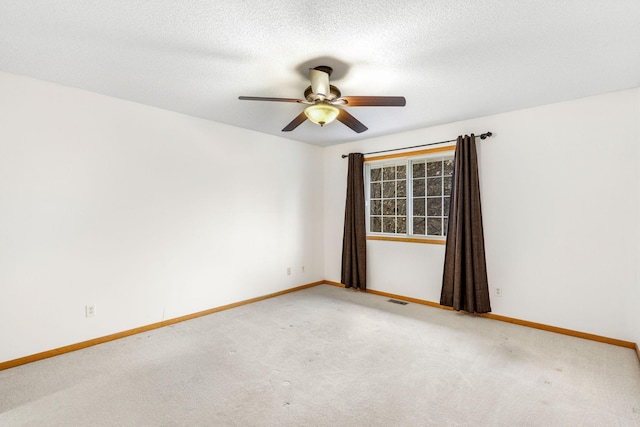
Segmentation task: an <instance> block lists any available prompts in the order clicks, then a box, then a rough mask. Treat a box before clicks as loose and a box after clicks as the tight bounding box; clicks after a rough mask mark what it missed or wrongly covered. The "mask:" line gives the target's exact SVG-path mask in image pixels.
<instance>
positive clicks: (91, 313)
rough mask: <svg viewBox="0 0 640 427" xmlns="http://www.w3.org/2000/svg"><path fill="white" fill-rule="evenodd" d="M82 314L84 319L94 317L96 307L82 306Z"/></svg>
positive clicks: (93, 305) (91, 305)
mask: <svg viewBox="0 0 640 427" xmlns="http://www.w3.org/2000/svg"><path fill="white" fill-rule="evenodd" d="M84 314H85V316H86V317H95V316H96V305H95V304H90V305H85V306H84Z"/></svg>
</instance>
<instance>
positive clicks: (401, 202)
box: [397, 199, 407, 215]
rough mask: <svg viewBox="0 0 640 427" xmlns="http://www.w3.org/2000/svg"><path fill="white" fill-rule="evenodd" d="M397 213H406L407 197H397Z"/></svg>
mask: <svg viewBox="0 0 640 427" xmlns="http://www.w3.org/2000/svg"><path fill="white" fill-rule="evenodd" d="M397 207H398V215H406V214H407V199H398V205H397Z"/></svg>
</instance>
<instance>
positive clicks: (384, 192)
mask: <svg viewBox="0 0 640 427" xmlns="http://www.w3.org/2000/svg"><path fill="white" fill-rule="evenodd" d="M452 175H453V152H452V151H448V152H447V153H446V154H444V155H443V154H442V153H437V154H435V155H431V156H424V155H423V156H422V157H403V158H392V159H382V160H373V161H369V160H367V163H366V167H365V183H366V190H365V195H366V204H367V208H366V210H367V234H368V235H380V236H384V235H388V236H392V237H440V238H442V237H444V236H446V234H447V219H448V214H449V195H450V194H451V183H452Z"/></svg>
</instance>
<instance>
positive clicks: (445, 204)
mask: <svg viewBox="0 0 640 427" xmlns="http://www.w3.org/2000/svg"><path fill="white" fill-rule="evenodd" d="M450 203H451V199H450V198H449V197H444V198H443V199H442V205H443V206H442V207H443V208H444V209H443V212H442V214H443V215H444V216H449V204H450Z"/></svg>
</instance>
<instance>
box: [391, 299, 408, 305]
mask: <svg viewBox="0 0 640 427" xmlns="http://www.w3.org/2000/svg"><path fill="white" fill-rule="evenodd" d="M389 302H392V303H394V304H400V305H407V304H409V303H408V302H406V301H399V300H397V299H390V300H389Z"/></svg>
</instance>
